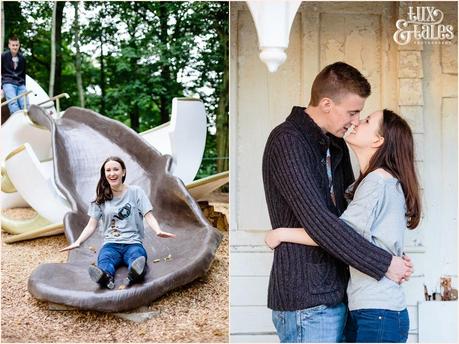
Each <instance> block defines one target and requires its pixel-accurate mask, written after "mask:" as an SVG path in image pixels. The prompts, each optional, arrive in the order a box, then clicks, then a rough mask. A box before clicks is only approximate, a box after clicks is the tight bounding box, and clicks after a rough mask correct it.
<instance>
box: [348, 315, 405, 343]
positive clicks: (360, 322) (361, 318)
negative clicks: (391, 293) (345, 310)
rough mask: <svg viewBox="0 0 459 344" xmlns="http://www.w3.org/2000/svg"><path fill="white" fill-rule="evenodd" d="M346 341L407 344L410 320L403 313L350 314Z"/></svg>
mask: <svg viewBox="0 0 459 344" xmlns="http://www.w3.org/2000/svg"><path fill="white" fill-rule="evenodd" d="M349 321H350V324H348V326H347V329H346V340H347V341H348V342H352V343H405V342H406V341H407V339H408V330H409V328H410V320H409V318H408V311H407V310H406V308H405V309H404V310H403V311H399V312H398V311H390V310H387V309H358V310H355V311H351V312H350V319H349Z"/></svg>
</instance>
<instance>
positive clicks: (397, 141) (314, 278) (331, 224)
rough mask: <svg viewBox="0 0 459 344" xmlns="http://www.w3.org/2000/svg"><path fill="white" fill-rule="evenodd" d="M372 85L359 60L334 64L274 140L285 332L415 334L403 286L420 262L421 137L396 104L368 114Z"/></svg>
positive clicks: (271, 182) (270, 161)
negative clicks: (406, 249)
mask: <svg viewBox="0 0 459 344" xmlns="http://www.w3.org/2000/svg"><path fill="white" fill-rule="evenodd" d="M370 93H371V87H370V84H369V83H368V81H367V80H366V79H365V78H364V77H363V76H362V74H361V73H360V72H359V71H358V70H357V69H355V68H354V67H352V66H350V65H348V64H346V63H343V62H337V63H334V64H331V65H328V66H326V67H325V68H324V69H323V70H322V71H321V72H320V73H319V74H318V75H317V76H316V78H315V80H314V82H313V85H312V89H311V99H310V102H309V105H308V107H307V108H302V107H294V108H293V109H292V112H291V114H290V115H289V116H288V118H287V119H286V121H285V122H283V123H282V124H280V125H279V126H278V127H276V128H275V129H274V130H273V131H272V132H271V134H270V136H269V138H268V141H267V144H266V147H265V151H264V156H263V182H264V188H265V194H266V200H267V204H268V210H269V216H270V220H271V224H272V226H273V228H275V229H274V230H272V231H270V232H269V233H268V234H267V236H266V243H267V244H268V246H270V247H271V248H272V249H274V260H273V265H272V270H271V276H270V281H269V291H268V307H269V308H270V309H272V311H273V313H272V316H273V322H274V325H275V327H276V331H277V334H278V336H279V338H280V340H281V342H341V341H346V342H406V340H407V337H408V330H409V318H408V312H407V309H406V301H405V295H404V292H403V289H402V286H401V284H402V283H403V282H405V281H406V280H407V279H408V278H409V277H410V276H411V274H412V272H413V265H412V263H411V261H410V259H409V258H408V257H407V256H405V255H404V253H403V245H404V240H403V236H404V232H405V229H406V228H408V229H414V228H416V227H417V226H418V224H419V221H420V217H421V205H420V196H419V184H418V180H417V177H416V172H415V167H414V143H413V135H412V132H411V129H410V127H409V126H408V124H407V123H406V121H405V120H404V119H402V118H401V117H400V116H399V115H397V114H395V113H394V112H392V111H390V110H387V109H384V110H380V111H376V112H373V113H372V114H371V115H369V116H368V117H367V118H366V119H364V120H360V119H359V117H360V112H361V111H362V109H363V107H364V104H365V100H366V98H368V96H369V95H370ZM345 134H346V138H345V139H343V137H344V136H345ZM346 142H347V144H348V145H349V147H350V148H351V149H352V150H353V152H354V153H355V155H356V157H357V159H358V162H359V167H360V175H359V177H358V178H357V180H354V174H353V172H352V167H351V160H350V156H349V151H348V148H347V145H346Z"/></svg>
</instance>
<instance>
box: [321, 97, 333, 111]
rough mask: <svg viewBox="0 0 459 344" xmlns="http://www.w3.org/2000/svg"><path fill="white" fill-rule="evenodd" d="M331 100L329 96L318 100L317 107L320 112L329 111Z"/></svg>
mask: <svg viewBox="0 0 459 344" xmlns="http://www.w3.org/2000/svg"><path fill="white" fill-rule="evenodd" d="M332 104H333V101H332V100H331V99H330V98H322V99H321V100H320V102H319V109H320V111H321V112H325V113H329V112H330V110H331V107H332Z"/></svg>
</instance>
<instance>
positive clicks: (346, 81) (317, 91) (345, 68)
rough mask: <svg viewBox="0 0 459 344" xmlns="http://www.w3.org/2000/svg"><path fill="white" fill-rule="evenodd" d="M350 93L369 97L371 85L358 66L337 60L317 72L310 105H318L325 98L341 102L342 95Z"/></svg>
mask: <svg viewBox="0 0 459 344" xmlns="http://www.w3.org/2000/svg"><path fill="white" fill-rule="evenodd" d="M348 93H353V94H357V95H358V96H360V97H362V98H368V96H369V95H370V94H371V86H370V84H369V83H368V80H367V79H365V77H364V76H363V75H362V73H360V72H359V71H358V70H357V69H356V68H354V67H352V66H351V65H348V64H347V63H344V62H335V63H333V64H330V65H328V66H326V67H325V68H324V69H322V70H321V72H320V73H319V74H317V76H316V78H315V79H314V82H313V83H312V88H311V100H310V102H309V105H311V106H317V105H319V102H320V100H321V99H323V98H330V99H332V100H333V101H334V102H336V103H339V102H340V100H341V97H342V96H343V95H345V94H348Z"/></svg>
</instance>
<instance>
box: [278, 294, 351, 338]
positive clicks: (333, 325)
mask: <svg viewBox="0 0 459 344" xmlns="http://www.w3.org/2000/svg"><path fill="white" fill-rule="evenodd" d="M346 313H347V307H346V305H344V303H340V304H338V305H336V306H325V305H320V306H316V307H311V308H306V309H302V310H299V311H273V323H274V326H275V327H276V331H277V335H278V336H279V339H280V341H281V343H311V342H315V343H320V342H322V343H323V342H328V343H336V342H341V339H342V336H343V330H344V325H345V321H346Z"/></svg>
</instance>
